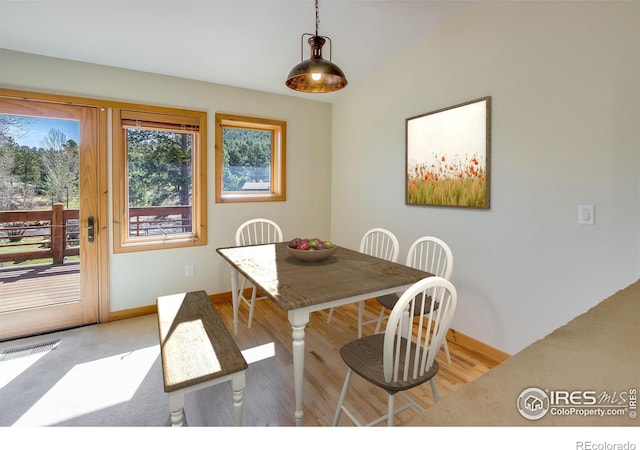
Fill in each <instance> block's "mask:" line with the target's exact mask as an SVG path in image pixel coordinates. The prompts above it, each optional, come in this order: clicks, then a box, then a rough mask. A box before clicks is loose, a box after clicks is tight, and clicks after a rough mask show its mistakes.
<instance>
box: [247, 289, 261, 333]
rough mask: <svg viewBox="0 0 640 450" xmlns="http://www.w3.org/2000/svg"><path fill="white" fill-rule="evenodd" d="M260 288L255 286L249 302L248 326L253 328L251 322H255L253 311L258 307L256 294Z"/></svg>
mask: <svg viewBox="0 0 640 450" xmlns="http://www.w3.org/2000/svg"><path fill="white" fill-rule="evenodd" d="M257 291H258V289H257V288H256V287H255V286H254V287H253V290H252V291H251V301H250V302H249V322H248V324H247V328H251V324H252V323H253V311H254V309H255V307H256V294H257Z"/></svg>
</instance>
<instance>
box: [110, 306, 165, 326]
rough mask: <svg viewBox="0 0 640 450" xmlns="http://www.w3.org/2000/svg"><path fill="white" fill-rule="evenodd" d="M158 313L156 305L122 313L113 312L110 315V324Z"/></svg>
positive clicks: (126, 310)
mask: <svg viewBox="0 0 640 450" xmlns="http://www.w3.org/2000/svg"><path fill="white" fill-rule="evenodd" d="M157 312H158V309H157V308H156V305H148V306H141V307H139V308H131V309H122V310H120V311H111V313H110V314H109V322H113V321H114V320H122V319H133V318H134V317H140V316H146V315H149V314H155V313H157Z"/></svg>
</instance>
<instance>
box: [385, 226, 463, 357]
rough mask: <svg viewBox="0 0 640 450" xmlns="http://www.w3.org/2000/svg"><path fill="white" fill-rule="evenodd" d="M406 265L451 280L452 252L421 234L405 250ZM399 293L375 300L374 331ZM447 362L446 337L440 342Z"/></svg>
mask: <svg viewBox="0 0 640 450" xmlns="http://www.w3.org/2000/svg"><path fill="white" fill-rule="evenodd" d="M406 264H407V266H409V267H413V268H415V269H419V270H423V271H425V272H429V273H432V274H434V275H436V276H439V277H442V278H445V279H447V280H451V273H452V272H453V253H452V252H451V248H450V247H449V245H447V243H446V242H444V241H443V240H442V239H440V238H437V237H435V236H423V237H420V238H418V239H416V240H415V241H414V242H413V243H412V244H411V246H410V247H409V251H408V252H407V261H406ZM399 296H400V293H397V294H389V295H384V296H382V297H378V298H377V299H376V300H377V301H378V303H379V304H380V306H381V309H380V315H379V316H378V320H377V324H376V330H375V333H379V332H380V328H381V325H382V322H383V320H384V319H385V318H386V317H388V316H387V315H386V314H387V313H386V311H390V310H392V309H393V307H394V306H395V304H396V302H397V301H398V297H399ZM442 348H443V349H444V352H445V355H446V357H447V362H448V363H449V364H451V355H450V354H449V346H448V345H447V340H446V338H445V339H444V341H443V343H442Z"/></svg>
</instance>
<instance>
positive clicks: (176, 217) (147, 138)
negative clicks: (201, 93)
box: [113, 108, 206, 253]
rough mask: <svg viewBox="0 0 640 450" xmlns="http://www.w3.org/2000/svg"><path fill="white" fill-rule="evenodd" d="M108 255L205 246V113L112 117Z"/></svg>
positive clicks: (127, 113) (119, 112)
mask: <svg viewBox="0 0 640 450" xmlns="http://www.w3.org/2000/svg"><path fill="white" fill-rule="evenodd" d="M113 117H114V119H113V123H114V143H113V168H114V170H113V173H114V180H113V186H114V196H113V201H114V208H113V210H114V216H115V222H116V224H117V226H115V227H114V252H116V253H119V252H127V251H140V250H153V249H159V248H175V247H186V246H195V245H205V244H206V228H205V225H204V224H205V220H206V184H205V183H206V163H205V158H206V151H204V150H203V148H205V149H206V139H205V136H206V132H205V124H206V113H201V112H197V111H173V110H164V109H158V108H154V109H153V110H151V111H146V110H130V109H115V110H114V114H113Z"/></svg>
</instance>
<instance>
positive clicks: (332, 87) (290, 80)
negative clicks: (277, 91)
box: [285, 0, 347, 93]
mask: <svg viewBox="0 0 640 450" xmlns="http://www.w3.org/2000/svg"><path fill="white" fill-rule="evenodd" d="M318 23H319V19H318V0H316V33H315V34H310V33H304V34H303V35H302V37H301V44H300V46H301V50H300V53H301V55H302V54H303V53H304V52H303V44H302V40H303V39H304V37H305V36H310V37H309V39H308V40H307V42H308V43H309V45H310V46H311V56H310V57H309V59H307V60H304V61H302V62H300V63H299V64H297V65H296V66H295V67H294V68H293V69H291V71H290V72H289V75H288V76H287V81H286V82H285V84H286V85H287V87H289V88H291V89H293V90H294V91H300V92H311V93H326V92H333V91H338V90H340V89H342V88H343V87H345V86H346V85H347V78H346V77H345V76H344V73H343V72H342V70H341V69H340V67H338V66H337V65H335V64H333V63H332V62H331V39H329V38H328V37H327V36H319V35H318ZM326 41H329V60H328V61H327V60H326V59H324V58H323V57H322V47H323V46H324V44H325V43H326ZM300 59H302V56H301V58H300Z"/></svg>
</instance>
